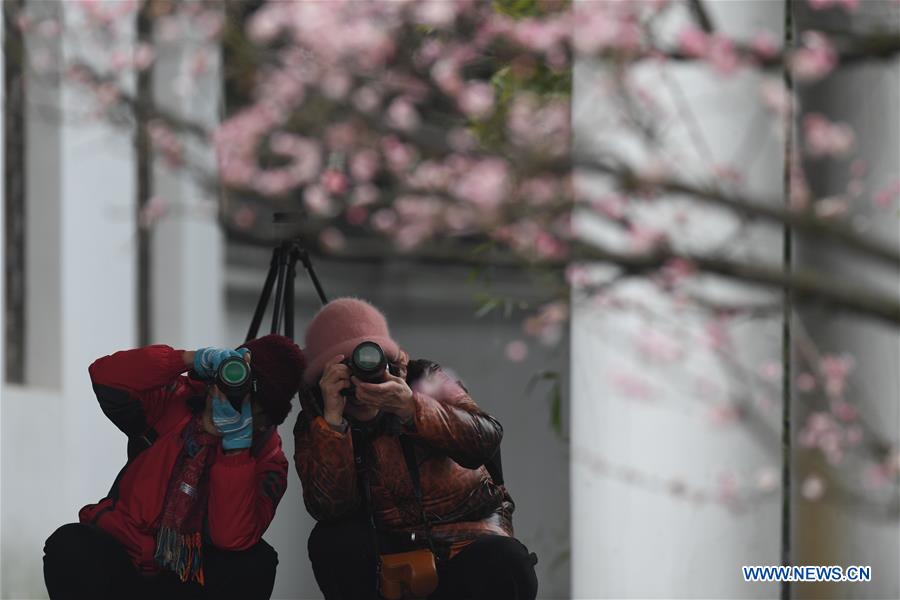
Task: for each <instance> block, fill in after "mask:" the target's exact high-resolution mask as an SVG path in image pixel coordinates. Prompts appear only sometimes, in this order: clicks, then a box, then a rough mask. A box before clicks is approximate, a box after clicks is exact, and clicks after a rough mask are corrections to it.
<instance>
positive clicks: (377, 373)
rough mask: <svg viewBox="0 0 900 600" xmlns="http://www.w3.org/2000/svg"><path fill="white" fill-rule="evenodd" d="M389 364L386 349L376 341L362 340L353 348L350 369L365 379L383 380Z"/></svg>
mask: <svg viewBox="0 0 900 600" xmlns="http://www.w3.org/2000/svg"><path fill="white" fill-rule="evenodd" d="M386 365H387V357H386V356H385V355H384V350H382V349H381V346H379V345H378V344H376V343H375V342H362V343H361V344H359V345H358V346H356V348H354V349H353V354H352V356H351V359H350V369H351V371H353V373H354V374H355V375H356V376H357V377H359V378H360V379H362V380H364V381H372V382H375V381H381V374H382V373H383V372H384V367H385V366H386Z"/></svg>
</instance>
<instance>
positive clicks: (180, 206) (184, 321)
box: [151, 32, 249, 349]
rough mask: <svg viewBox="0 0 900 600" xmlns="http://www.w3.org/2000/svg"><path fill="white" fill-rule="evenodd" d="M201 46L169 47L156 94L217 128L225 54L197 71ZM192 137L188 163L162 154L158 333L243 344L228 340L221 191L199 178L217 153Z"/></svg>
mask: <svg viewBox="0 0 900 600" xmlns="http://www.w3.org/2000/svg"><path fill="white" fill-rule="evenodd" d="M185 35H186V36H190V35H191V32H187V33H186V34H185ZM194 35H196V34H194ZM197 47H198V43H197V40H190V39H186V38H179V41H177V42H175V41H173V42H169V43H168V44H167V45H166V46H165V48H166V52H165V54H163V55H162V56H161V57H160V58H159V60H158V62H157V63H156V64H155V65H154V69H155V72H154V87H155V97H156V102H157V103H158V104H159V105H160V106H161V107H162V108H163V109H165V110H167V111H169V112H171V113H174V114H177V115H183V116H184V117H186V118H187V119H189V120H190V121H192V122H195V123H200V124H203V125H205V126H206V127H209V128H211V127H212V126H214V125H215V123H217V122H218V111H219V106H220V95H221V92H220V88H221V78H220V76H219V73H220V70H219V57H218V53H217V52H211V53H209V54H208V55H207V56H208V59H209V67H208V69H207V70H206V71H204V72H203V73H202V74H200V75H194V74H192V72H191V69H192V65H193V64H194V61H195V57H196V48H197ZM208 49H209V48H208ZM185 139H188V140H189V143H188V144H187V146H186V148H185V151H186V152H185V155H186V157H187V160H188V161H189V162H190V163H191V164H190V165H189V167H188V169H187V170H173V169H171V168H169V167H167V166H166V164H165V160H164V159H163V158H162V157H161V156H159V155H157V158H156V165H155V170H154V173H155V176H154V183H153V184H154V188H155V189H154V195H155V196H156V197H158V198H159V199H160V200H161V201H162V202H163V203H165V205H166V206H167V210H166V213H165V215H164V216H163V217H162V218H161V219H160V220H159V221H158V223H157V224H156V226H155V227H154V230H153V243H152V263H153V267H152V274H153V275H152V284H151V285H152V289H153V293H152V304H153V332H152V335H153V339H154V341H155V342H158V343H166V344H170V345H174V346H176V347H183V348H188V349H194V348H198V347H201V346H209V345H222V344H224V345H226V346H236V345H237V344H239V343H240V342H242V341H243V339H228V338H227V336H226V333H225V285H224V260H225V258H224V239H223V237H224V236H223V234H222V231H221V229H220V228H219V226H218V222H217V211H216V202H217V198H216V197H215V196H213V195H212V194H211V193H210V191H209V188H204V186H203V185H202V182H201V180H200V179H199V178H200V177H204V176H209V175H210V174H212V172H213V166H214V163H215V161H214V158H215V157H214V154H213V150H212V145H211V143H210V142H206V141H202V140H196V139H193V138H185ZM198 171H199V172H198ZM247 319H248V323H249V316H248V317H247Z"/></svg>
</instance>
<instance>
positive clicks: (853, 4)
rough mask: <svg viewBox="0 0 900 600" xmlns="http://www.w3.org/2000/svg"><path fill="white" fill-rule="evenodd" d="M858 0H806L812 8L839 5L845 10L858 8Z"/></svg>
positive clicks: (849, 10) (819, 8)
mask: <svg viewBox="0 0 900 600" xmlns="http://www.w3.org/2000/svg"><path fill="white" fill-rule="evenodd" d="M859 2H860V0H807V3H808V4H809V7H810V8H812V9H813V10H824V9H826V8H831V7H832V6H840V7H842V8H843V9H844V10H846V11H847V12H853V11H855V10H857V9H858V8H859Z"/></svg>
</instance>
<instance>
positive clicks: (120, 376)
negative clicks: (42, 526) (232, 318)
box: [44, 335, 305, 600]
mask: <svg viewBox="0 0 900 600" xmlns="http://www.w3.org/2000/svg"><path fill="white" fill-rule="evenodd" d="M231 357H240V358H242V359H243V360H245V361H246V362H247V363H248V364H249V367H250V371H251V374H252V378H253V387H252V391H250V392H249V393H248V394H247V395H246V396H245V397H244V399H243V401H242V402H240V399H236V403H239V406H240V411H238V410H237V407H236V406H233V404H232V402H230V401H229V399H228V398H226V397H225V396H224V395H223V392H222V390H220V389H219V388H218V386H216V385H214V383H213V382H214V380H215V376H216V372H217V370H218V368H219V365H220V364H221V363H222V361H224V360H225V359H228V358H231ZM239 366H240V363H238V367H239ZM304 366H305V359H304V357H303V353H302V352H301V350H300V348H299V347H297V345H296V344H294V342H292V341H291V340H290V339H288V338H286V337H283V336H278V335H269V336H265V337H262V338H259V339H256V340H252V341H250V342H247V343H245V344H244V345H243V346H241V347H240V348H239V349H238V350H229V349H219V348H202V349H200V350H197V351H196V352H193V351H183V350H175V349H173V348H171V347H169V346H165V345H154V346H147V347H144V348H138V349H135V350H126V351H122V352H116V353H115V354H112V355H110V356H104V357H103V358H100V359H97V360H96V361H95V362H94V363H93V364H92V365H91V366H90V368H89V369H88V370H89V373H90V376H91V381H92V382H93V387H94V391H95V393H96V395H97V399H98V400H99V402H100V407H101V409H102V410H103V412H104V413H105V414H106V416H107V417H109V419H110V420H111V421H112V422H113V423H114V424H115V425H116V426H117V427H119V429H121V430H122V431H123V432H124V433H125V434H126V435H127V436H128V439H129V443H128V455H129V460H128V462H127V464H126V465H125V467H124V468H123V469H122V471H121V472H120V473H119V475H118V477H116V480H115V482H114V483H113V486H112V489H111V490H110V491H109V493H108V494H107V496H106V497H105V498H103V499H102V500H100V501H99V502H98V503H96V504H89V505H87V506H85V507H84V508H82V509H81V511H80V512H79V515H78V517H79V522H78V523H71V524H68V525H63V526H62V527H60V528H59V529H57V530H56V531H55V532H54V533H53V534H52V535H51V536H50V537H49V538H48V539H47V542H46V545H45V547H44V580H45V582H46V585H47V591H48V593H49V595H50V597H51V598H54V599H55V598H93V599H100V598H115V599H124V598H180V597H185V598H186V597H191V598H194V597H196V598H232V597H234V598H241V599H242V600H249V599H252V598H269V596H270V595H271V593H272V588H273V586H274V582H275V569H276V565H277V563H278V559H277V553H276V552H275V550H274V549H273V548H272V547H271V546H269V545H268V544H267V543H266V542H265V541H264V540H263V539H262V535H263V533H264V532H265V531H266V529H267V528H268V526H269V523H271V521H272V518H273V517H274V515H275V509H276V507H277V506H278V502H279V501H280V500H281V497H282V496H283V495H284V492H285V489H286V488H287V468H288V463H287V459H286V458H285V456H284V452H283V451H282V448H281V438H280V437H279V435H278V432H277V430H276V427H277V426H278V425H279V424H280V423H282V422H284V419H285V418H286V417H287V414H288V412H289V411H290V409H291V398H292V397H293V396H294V394H295V393H296V392H297V390H298V387H299V385H300V381H301V377H302V372H303V368H304ZM189 370H190V373H189V375H187V376H185V375H184V373H185V372H186V371H189Z"/></svg>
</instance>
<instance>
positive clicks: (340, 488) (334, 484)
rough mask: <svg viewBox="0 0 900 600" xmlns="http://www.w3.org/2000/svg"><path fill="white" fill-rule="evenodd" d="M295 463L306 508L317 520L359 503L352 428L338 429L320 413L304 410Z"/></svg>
mask: <svg viewBox="0 0 900 600" xmlns="http://www.w3.org/2000/svg"><path fill="white" fill-rule="evenodd" d="M294 465H295V466H296V468H297V474H298V475H299V476H300V483H301V484H302V485H303V502H304V504H306V510H307V511H309V514H310V515H311V516H312V517H313V518H314V519H315V520H317V521H327V520H329V519H334V518H336V517H339V516H341V515H343V514H346V513H348V512H351V511H353V510H355V509H357V508H358V507H359V500H360V496H359V490H358V489H357V483H356V468H355V467H354V463H353V439H352V436H351V435H350V431H349V430H347V431H346V432H345V433H340V432H337V431H335V430H334V429H332V428H331V426H329V425H328V422H327V421H325V419H324V418H322V417H321V416H313V415H311V414H310V413H309V412H307V411H303V412H301V413H300V415H299V416H298V417H297V424H296V425H295V426H294Z"/></svg>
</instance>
